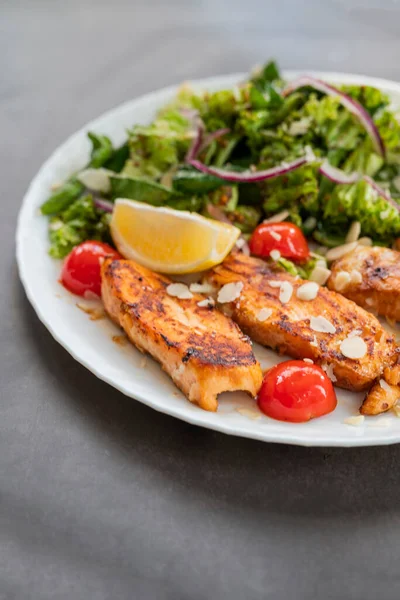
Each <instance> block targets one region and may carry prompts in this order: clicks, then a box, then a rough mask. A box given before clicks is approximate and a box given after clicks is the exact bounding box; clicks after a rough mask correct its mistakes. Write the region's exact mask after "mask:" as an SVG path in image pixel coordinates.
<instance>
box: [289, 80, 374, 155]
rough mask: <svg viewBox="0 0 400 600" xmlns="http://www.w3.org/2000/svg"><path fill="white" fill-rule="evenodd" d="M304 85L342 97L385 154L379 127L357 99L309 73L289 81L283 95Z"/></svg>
mask: <svg viewBox="0 0 400 600" xmlns="http://www.w3.org/2000/svg"><path fill="white" fill-rule="evenodd" d="M302 87H312V88H314V89H316V90H318V91H319V92H322V93H323V94H327V95H328V96H337V97H338V98H339V99H340V102H341V104H342V105H343V106H344V107H345V108H347V110H348V111H349V112H351V113H352V114H353V115H355V116H356V117H357V118H358V119H359V121H360V122H361V123H362V125H363V126H364V128H365V129H366V131H367V132H368V135H369V136H370V138H371V139H372V141H373V143H374V147H375V150H376V152H377V153H378V154H380V155H381V156H385V146H384V143H383V140H382V138H381V136H380V134H379V131H378V128H377V126H376V125H375V123H374V121H373V120H372V118H371V116H370V115H369V113H368V112H367V111H366V110H365V108H364V107H363V106H362V105H361V104H360V103H359V102H357V100H354V99H353V98H350V96H348V95H347V94H345V93H344V92H341V91H340V90H338V89H337V88H335V87H334V86H333V85H330V84H329V83H326V82H325V81H322V80H321V79H317V78H316V77H311V76H309V75H303V76H302V77H299V78H298V79H296V80H295V81H292V83H289V85H288V86H287V87H286V88H285V89H284V90H282V95H283V96H287V95H289V94H291V93H292V92H294V91H295V90H298V89H299V88H302Z"/></svg>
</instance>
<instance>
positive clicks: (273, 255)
mask: <svg viewBox="0 0 400 600" xmlns="http://www.w3.org/2000/svg"><path fill="white" fill-rule="evenodd" d="M269 255H270V257H271V258H272V260H275V261H277V260H279V259H280V257H281V253H280V252H279V250H271V252H270V253H269Z"/></svg>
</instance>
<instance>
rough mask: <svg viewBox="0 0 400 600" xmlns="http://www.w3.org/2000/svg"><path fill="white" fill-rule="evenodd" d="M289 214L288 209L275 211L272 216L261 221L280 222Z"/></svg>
mask: <svg viewBox="0 0 400 600" xmlns="http://www.w3.org/2000/svg"><path fill="white" fill-rule="evenodd" d="M288 216H289V211H288V210H282V211H281V212H279V213H276V215H272V217H268V219H265V220H264V221H263V222H264V223H280V222H281V221H284V220H285V219H287V218H288Z"/></svg>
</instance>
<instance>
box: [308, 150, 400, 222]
mask: <svg viewBox="0 0 400 600" xmlns="http://www.w3.org/2000/svg"><path fill="white" fill-rule="evenodd" d="M319 170H320V173H322V175H325V177H327V178H328V179H330V181H333V183H343V184H349V183H357V181H360V180H361V179H363V180H364V181H366V182H367V183H368V184H369V185H370V186H371V187H372V188H374V190H375V191H376V192H377V194H378V195H379V196H381V197H382V198H384V199H385V200H386V202H387V203H388V204H390V206H393V208H395V209H396V210H397V212H400V205H399V204H397V202H396V201H395V200H393V198H392V197H391V195H390V194H389V192H388V191H387V190H385V189H384V188H382V187H381V186H380V185H379V183H377V182H376V181H375V180H374V179H372V177H369V175H362V174H361V173H357V172H356V171H353V173H345V172H344V171H342V170H341V169H337V168H336V167H332V165H330V164H329V163H328V162H324V163H322V165H321V167H320V169H319Z"/></svg>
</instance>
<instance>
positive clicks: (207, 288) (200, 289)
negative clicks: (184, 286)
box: [190, 283, 216, 294]
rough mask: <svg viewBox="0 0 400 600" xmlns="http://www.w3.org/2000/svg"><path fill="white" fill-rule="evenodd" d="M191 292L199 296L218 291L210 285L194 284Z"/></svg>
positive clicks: (191, 285)
mask: <svg viewBox="0 0 400 600" xmlns="http://www.w3.org/2000/svg"><path fill="white" fill-rule="evenodd" d="M190 291H191V292H194V293H197V294H213V293H214V292H215V291H216V290H215V287H213V286H212V285H211V284H210V283H192V284H190Z"/></svg>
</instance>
